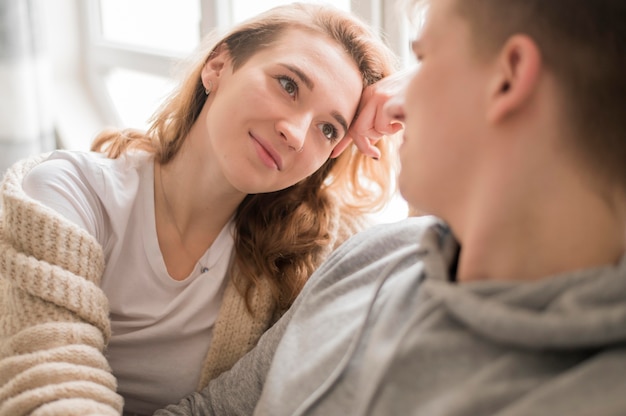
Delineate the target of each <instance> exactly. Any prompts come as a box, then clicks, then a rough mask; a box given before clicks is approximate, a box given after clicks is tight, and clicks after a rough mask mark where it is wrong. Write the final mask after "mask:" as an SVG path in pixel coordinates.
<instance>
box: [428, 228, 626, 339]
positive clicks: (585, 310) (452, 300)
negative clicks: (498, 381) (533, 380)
mask: <svg viewBox="0 0 626 416" xmlns="http://www.w3.org/2000/svg"><path fill="white" fill-rule="evenodd" d="M439 240H440V238H439ZM450 240H452V239H450ZM446 244H447V245H450V244H456V242H454V241H447V242H446ZM434 246H436V247H438V248H439V250H440V253H441V257H442V258H447V259H449V255H447V254H446V253H449V252H450V249H449V248H444V245H443V244H441V241H439V242H438V244H436V245H434ZM431 247H433V244H431ZM450 261H451V260H448V262H450ZM441 277H442V274H441V273H434V274H429V278H427V279H426V281H425V282H424V284H423V287H422V290H423V291H424V293H425V294H426V295H427V296H429V297H432V298H435V299H438V300H439V301H441V303H442V306H443V307H444V308H445V309H447V311H448V312H449V314H450V315H451V316H452V317H453V318H454V319H455V320H457V321H459V322H460V323H462V324H463V325H464V326H467V327H468V329H469V330H471V331H472V332H474V333H477V334H479V335H481V336H483V337H486V338H489V339H491V340H492V341H494V342H496V343H503V344H508V345H510V346H514V347H522V348H532V349H578V348H596V347H600V346H610V345H612V344H617V343H620V342H624V341H626V256H624V257H622V259H621V260H620V262H619V263H618V264H617V265H614V266H605V267H597V268H590V269H585V270H580V271H577V272H573V273H567V274H562V275H556V276H551V277H546V278H544V279H541V280H534V281H528V282H522V283H520V282H519V281H514V282H513V281H482V282H471V283H463V284H455V283H451V282H448V281H446V280H445V279H442V278H441Z"/></svg>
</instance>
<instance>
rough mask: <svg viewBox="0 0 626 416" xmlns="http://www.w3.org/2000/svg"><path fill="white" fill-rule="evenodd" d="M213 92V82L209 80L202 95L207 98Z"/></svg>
mask: <svg viewBox="0 0 626 416" xmlns="http://www.w3.org/2000/svg"><path fill="white" fill-rule="evenodd" d="M211 91H213V81H211V80H209V86H208V87H206V88H205V89H204V93H205V94H206V95H207V96H208V95H209V94H211Z"/></svg>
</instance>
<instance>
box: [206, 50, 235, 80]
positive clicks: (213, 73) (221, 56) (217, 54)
mask: <svg viewBox="0 0 626 416" xmlns="http://www.w3.org/2000/svg"><path fill="white" fill-rule="evenodd" d="M231 62H232V59H231V55H230V51H229V50H228V47H227V46H226V44H224V43H222V44H220V45H218V46H217V47H216V48H215V49H214V50H213V51H212V52H211V55H209V57H208V59H207V60H206V63H205V64H204V67H203V68H202V73H201V75H200V76H201V77H202V83H203V84H204V86H205V88H206V87H208V86H209V85H211V86H212V87H213V88H216V87H217V84H218V83H219V78H220V76H222V74H223V73H224V71H225V70H226V69H227V68H229V67H230V64H231Z"/></svg>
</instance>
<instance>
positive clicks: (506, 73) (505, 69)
mask: <svg viewBox="0 0 626 416" xmlns="http://www.w3.org/2000/svg"><path fill="white" fill-rule="evenodd" d="M496 65H497V66H496V71H495V75H494V77H493V82H492V83H491V84H490V89H489V101H488V107H487V120H488V121H489V122H490V123H498V122H500V121H501V120H504V119H505V118H507V117H508V116H510V115H511V114H514V113H515V112H516V111H518V110H519V109H521V108H523V107H524V106H525V105H526V104H527V103H528V101H529V100H530V99H531V98H532V95H533V93H534V91H535V89H536V88H537V85H538V83H539V73H540V69H541V66H542V61H541V52H540V51H539V47H538V46H537V44H536V43H535V42H534V41H533V40H532V38H530V37H529V36H526V35H514V36H512V37H511V38H509V40H508V41H507V42H506V44H505V45H504V46H503V47H502V49H501V51H500V54H499V55H498V58H497V62H496Z"/></svg>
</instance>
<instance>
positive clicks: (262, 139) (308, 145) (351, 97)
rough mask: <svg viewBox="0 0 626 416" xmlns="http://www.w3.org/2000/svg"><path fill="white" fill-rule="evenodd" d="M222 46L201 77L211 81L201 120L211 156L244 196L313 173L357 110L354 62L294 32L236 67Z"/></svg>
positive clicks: (316, 38) (327, 42)
mask: <svg viewBox="0 0 626 416" xmlns="http://www.w3.org/2000/svg"><path fill="white" fill-rule="evenodd" d="M223 49H224V50H221V52H220V53H219V54H217V56H215V57H214V58H212V59H211V60H209V61H208V62H207V64H206V65H205V68H204V70H203V72H202V78H203V82H204V83H205V85H209V82H208V81H211V83H212V84H213V89H212V92H211V94H210V95H209V98H208V99H207V103H206V104H205V106H204V108H203V110H202V113H201V115H200V119H199V121H200V122H204V123H205V128H206V130H205V131H206V133H207V135H208V139H207V140H205V142H207V143H208V144H209V148H206V149H205V151H206V152H209V153H210V156H208V157H209V158H210V159H211V161H212V162H216V163H217V165H219V167H220V171H221V173H222V175H223V176H224V177H225V179H226V180H227V181H228V183H230V184H231V185H232V186H233V187H234V188H235V189H236V190H238V191H240V192H243V193H246V194H255V193H265V192H273V191H277V190H280V189H284V188H287V187H289V186H291V185H293V184H295V183H297V182H299V181H300V180H302V179H304V178H306V177H307V176H309V175H311V174H312V173H314V172H315V171H316V170H317V169H319V168H320V167H321V166H322V164H323V163H324V162H325V161H326V160H328V158H329V156H330V154H331V152H332V150H333V148H334V147H335V145H336V144H337V143H338V142H339V141H340V140H341V138H342V137H343V136H344V135H345V134H346V132H347V128H348V125H349V123H350V122H351V121H352V119H353V117H354V115H355V112H356V110H357V106H358V103H359V100H360V96H361V92H362V86H363V84H362V78H361V74H360V72H359V70H358V68H357V67H356V64H355V63H354V61H353V60H352V58H351V57H350V56H349V55H348V54H347V53H346V52H345V51H344V50H343V49H342V48H341V47H340V46H339V45H338V44H337V43H335V42H334V41H332V40H331V39H330V38H326V37H324V36H322V35H319V34H313V33H311V32H306V31H303V30H295V29H294V30H288V31H286V32H285V33H284V34H283V35H282V36H280V37H279V39H277V40H276V41H275V42H274V43H273V44H272V45H271V46H270V47H268V48H265V49H262V50H260V51H259V52H257V53H256V54H255V55H253V56H252V57H251V58H250V59H248V60H247V61H246V62H245V63H244V64H243V65H241V66H240V67H238V68H237V69H236V70H233V63H232V60H231V59H230V55H229V53H228V52H227V51H226V50H225V48H223ZM202 120H204V121H202Z"/></svg>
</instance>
